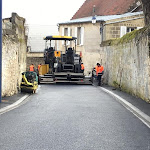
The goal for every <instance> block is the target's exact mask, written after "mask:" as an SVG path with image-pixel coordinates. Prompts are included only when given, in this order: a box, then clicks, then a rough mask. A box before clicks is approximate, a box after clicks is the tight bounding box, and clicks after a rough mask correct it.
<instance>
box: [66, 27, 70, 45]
mask: <svg viewBox="0 0 150 150" xmlns="http://www.w3.org/2000/svg"><path fill="white" fill-rule="evenodd" d="M68 36H70V27H68ZM67 45H70V41H68V43H67Z"/></svg>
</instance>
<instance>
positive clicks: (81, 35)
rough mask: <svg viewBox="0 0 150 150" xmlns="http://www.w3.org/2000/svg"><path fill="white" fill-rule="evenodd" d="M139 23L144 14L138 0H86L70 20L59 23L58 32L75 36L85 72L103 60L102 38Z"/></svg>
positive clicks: (140, 25)
mask: <svg viewBox="0 0 150 150" xmlns="http://www.w3.org/2000/svg"><path fill="white" fill-rule="evenodd" d="M143 26H144V16H143V12H142V7H141V2H140V1H138V0H126V1H125V0H119V1H115V0H105V1H103V0H90V1H89V0H86V1H85V2H84V4H83V5H82V6H81V8H80V9H79V10H78V11H77V12H76V13H75V15H74V16H73V17H72V19H71V20H70V21H66V22H62V23H59V34H60V35H66V36H75V37H77V51H81V52H82V56H83V57H82V61H83V63H84V65H85V72H86V73H88V72H89V71H91V70H92V68H93V67H94V66H95V65H96V63H97V62H100V63H101V64H103V60H102V59H100V58H101V54H100V49H101V47H100V45H101V43H102V41H105V40H110V39H116V38H120V37H122V36H123V35H125V34H126V33H128V32H131V31H133V30H135V29H140V28H142V27H143ZM69 46H70V43H68V47H69ZM59 48H60V49H61V50H64V49H65V48H64V46H63V43H61V42H60V43H59Z"/></svg>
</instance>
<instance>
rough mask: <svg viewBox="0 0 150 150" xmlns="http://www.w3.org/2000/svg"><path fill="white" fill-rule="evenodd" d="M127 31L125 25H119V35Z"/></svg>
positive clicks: (121, 35)
mask: <svg viewBox="0 0 150 150" xmlns="http://www.w3.org/2000/svg"><path fill="white" fill-rule="evenodd" d="M126 33H127V27H126V26H121V27H120V37H123V36H124V35H125V34H126Z"/></svg>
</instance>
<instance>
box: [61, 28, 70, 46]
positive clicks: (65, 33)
mask: <svg viewBox="0 0 150 150" xmlns="http://www.w3.org/2000/svg"><path fill="white" fill-rule="evenodd" d="M70 33H71V30H70V27H68V28H62V36H70ZM62 44H63V45H64V41H62ZM66 44H67V45H69V44H70V41H67V43H66Z"/></svg>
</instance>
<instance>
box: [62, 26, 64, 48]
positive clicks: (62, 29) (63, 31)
mask: <svg viewBox="0 0 150 150" xmlns="http://www.w3.org/2000/svg"><path fill="white" fill-rule="evenodd" d="M62 36H64V28H62ZM62 45H64V41H63V40H62Z"/></svg>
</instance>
